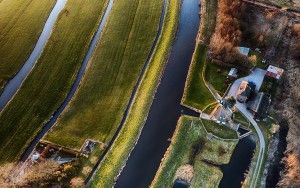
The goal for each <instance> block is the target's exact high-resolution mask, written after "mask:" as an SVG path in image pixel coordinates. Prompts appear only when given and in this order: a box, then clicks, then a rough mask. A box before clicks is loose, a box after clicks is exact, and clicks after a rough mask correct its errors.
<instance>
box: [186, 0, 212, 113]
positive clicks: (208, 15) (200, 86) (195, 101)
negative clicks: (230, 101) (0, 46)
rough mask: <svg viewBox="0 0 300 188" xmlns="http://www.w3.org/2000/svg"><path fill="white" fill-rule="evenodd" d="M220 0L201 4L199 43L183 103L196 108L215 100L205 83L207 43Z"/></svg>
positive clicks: (201, 107) (193, 58) (204, 1)
mask: <svg viewBox="0 0 300 188" xmlns="http://www.w3.org/2000/svg"><path fill="white" fill-rule="evenodd" d="M217 7H218V1H217V0H213V1H208V0H203V1H202V4H201V25H200V31H199V32H200V33H199V36H198V41H199V42H198V43H197V44H196V48H195V51H194V54H193V57H192V63H191V65H190V68H189V73H188V77H187V81H186V85H185V89H184V94H183V98H182V101H181V103H182V104H184V105H186V106H189V107H192V108H194V109H198V110H203V109H204V108H205V107H206V106H207V105H209V104H211V103H212V102H214V101H215V99H214V98H213V96H212V94H211V93H210V91H209V90H208V88H207V87H206V85H205V68H206V63H207V47H206V46H207V45H209V41H210V38H211V36H212V33H213V32H214V28H215V24H216V14H217Z"/></svg>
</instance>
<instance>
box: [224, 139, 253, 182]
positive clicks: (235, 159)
mask: <svg viewBox="0 0 300 188" xmlns="http://www.w3.org/2000/svg"><path fill="white" fill-rule="evenodd" d="M254 150H255V142H254V141H253V140H252V139H251V138H250V137H249V136H247V137H245V138H243V139H241V140H239V142H238V144H237V146H236V148H235V149H234V151H233V154H232V157H231V159H230V162H229V163H228V164H227V165H222V166H221V170H222V172H223V178H222V180H221V182H220V185H219V187H220V188H228V187H230V188H240V187H241V183H242V182H243V181H244V179H245V177H244V173H245V172H246V171H247V170H248V169H249V165H250V163H251V159H252V156H253V154H254Z"/></svg>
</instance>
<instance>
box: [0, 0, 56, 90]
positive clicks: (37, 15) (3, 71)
mask: <svg viewBox="0 0 300 188" xmlns="http://www.w3.org/2000/svg"><path fill="white" fill-rule="evenodd" d="M55 3H56V1H55V0H2V1H0V93H1V90H2V89H3V87H4V85H5V83H6V82H7V81H8V80H9V79H11V78H12V77H13V75H14V74H16V73H17V72H18V70H19V69H20V68H21V67H22V65H23V64H24V63H25V61H26V60H27V58H28V57H29V55H30V53H31V52H32V50H33V48H34V46H35V44H36V42H37V40H38V38H39V36H40V34H41V32H42V30H43V27H44V24H45V22H46V20H47V18H48V16H49V14H50V12H51V10H52V8H53V7H54V5H55Z"/></svg>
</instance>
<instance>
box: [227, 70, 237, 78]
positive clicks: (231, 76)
mask: <svg viewBox="0 0 300 188" xmlns="http://www.w3.org/2000/svg"><path fill="white" fill-rule="evenodd" d="M237 72H238V70H237V69H236V68H231V69H230V71H229V73H228V77H229V78H237V77H238V75H237Z"/></svg>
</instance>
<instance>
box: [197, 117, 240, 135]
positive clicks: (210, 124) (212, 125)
mask: <svg viewBox="0 0 300 188" xmlns="http://www.w3.org/2000/svg"><path fill="white" fill-rule="evenodd" d="M201 121H202V123H203V126H204V127H205V129H206V131H207V132H209V133H212V134H213V135H215V136H217V137H220V138H223V139H237V138H238V135H237V132H236V131H234V130H232V129H230V128H228V127H226V126H225V125H219V124H217V123H216V122H214V121H211V120H205V119H202V120H201Z"/></svg>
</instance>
